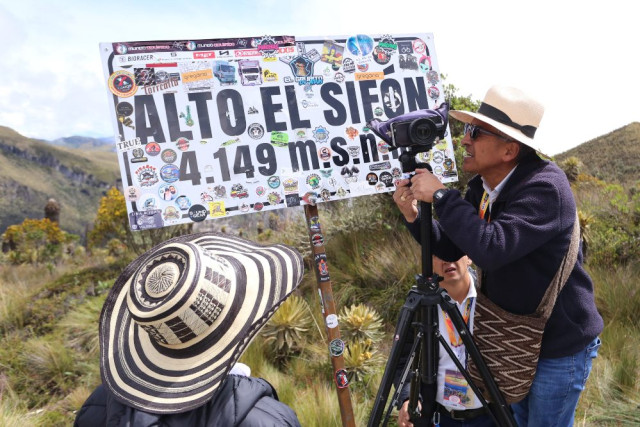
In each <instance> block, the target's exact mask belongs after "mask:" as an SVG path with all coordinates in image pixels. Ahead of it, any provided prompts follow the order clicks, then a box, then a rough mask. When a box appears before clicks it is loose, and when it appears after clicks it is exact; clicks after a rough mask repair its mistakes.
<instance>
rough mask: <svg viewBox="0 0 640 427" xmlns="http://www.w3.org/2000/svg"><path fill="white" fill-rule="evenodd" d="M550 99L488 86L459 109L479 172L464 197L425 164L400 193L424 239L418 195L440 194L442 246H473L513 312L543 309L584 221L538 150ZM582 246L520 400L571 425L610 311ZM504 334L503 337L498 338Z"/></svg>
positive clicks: (518, 406) (453, 255) (435, 232)
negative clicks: (474, 104)
mask: <svg viewBox="0 0 640 427" xmlns="http://www.w3.org/2000/svg"><path fill="white" fill-rule="evenodd" d="M543 112H544V109H543V107H542V105H540V104H539V103H538V102H537V101H535V100H534V99H532V98H531V97H529V96H527V95H526V94H524V93H523V92H522V91H520V90H518V89H515V88H510V87H502V86H494V87H492V88H490V89H489V91H488V92H487V94H486V96H485V99H484V100H483V102H482V104H481V106H480V108H479V109H478V111H477V112H468V111H451V112H450V115H451V117H453V118H454V119H456V120H459V121H462V122H464V123H465V134H464V138H463V139H462V144H463V145H464V147H465V149H466V154H465V156H464V161H463V164H462V168H463V170H464V171H466V172H472V173H476V174H477V175H476V176H474V177H473V178H472V179H471V180H470V181H469V183H468V188H467V191H466V193H465V195H464V197H462V196H461V194H460V192H459V191H457V190H455V189H448V188H446V187H445V186H444V185H443V184H442V183H441V182H440V180H439V179H438V178H437V177H435V176H434V175H433V174H431V173H430V172H429V171H427V170H426V169H417V170H416V174H415V175H414V176H413V177H412V178H411V180H410V181H409V180H401V181H399V182H398V183H397V189H396V192H395V194H394V196H393V197H394V201H395V202H396V204H397V205H398V207H399V209H400V211H401V212H402V214H403V215H404V217H405V219H406V221H407V226H408V227H409V229H410V230H411V232H412V234H413V235H414V237H415V238H416V239H418V241H419V240H420V221H419V220H418V219H419V212H418V208H417V201H424V202H428V203H433V207H434V210H435V212H436V214H437V217H438V218H439V220H438V221H435V220H434V221H433V228H432V236H431V240H432V247H433V252H434V254H435V255H437V256H438V257H440V258H442V259H444V260H456V259H458V258H460V256H462V255H465V254H466V255H469V257H470V258H471V259H473V260H474V262H475V263H476V265H477V266H478V267H479V268H480V269H481V270H482V271H483V274H482V277H481V279H482V280H481V282H482V285H481V290H482V292H483V293H484V295H486V296H487V297H488V298H489V299H490V300H491V301H492V302H494V303H495V304H497V305H498V306H499V307H501V308H502V309H504V310H507V311H508V312H511V313H515V314H520V315H525V314H530V313H533V312H534V311H536V308H537V307H538V304H539V303H540V301H541V300H542V297H543V294H545V291H546V289H547V287H549V284H550V283H551V282H552V280H553V279H554V275H555V274H556V272H557V271H558V269H559V266H560V265H561V262H563V259H564V257H565V255H566V254H567V252H568V248H569V246H570V242H571V240H572V232H573V227H574V223H575V221H576V211H577V208H576V203H575V200H574V198H573V193H572V192H571V187H570V185H569V182H568V180H567V178H566V176H565V174H564V173H563V172H562V170H561V169H560V168H558V167H557V166H556V165H555V164H554V163H552V162H549V161H546V160H543V159H541V158H540V157H539V156H538V155H537V152H536V148H537V147H536V145H535V143H534V135H535V132H536V129H537V128H538V125H539V124H540V121H541V119H542V115H543ZM582 263H583V260H582V253H581V250H580V251H579V252H578V256H577V262H576V263H575V265H573V267H572V268H571V270H570V274H568V280H567V281H566V283H565V285H564V287H563V288H562V291H561V292H560V293H559V294H558V296H557V299H556V302H555V305H554V306H553V310H552V312H551V316H550V318H549V320H548V322H547V323H546V327H545V328H544V334H543V337H542V345H541V350H540V360H539V362H538V365H537V371H536V375H535V379H534V381H533V384H532V386H531V389H530V392H529V394H528V395H527V396H526V397H525V398H524V399H523V400H522V401H520V402H518V403H515V404H513V405H512V409H513V413H514V417H515V419H516V421H517V422H518V424H519V425H520V426H527V425H529V426H569V425H572V424H573V418H574V413H575V408H576V405H577V402H578V399H579V397H580V394H581V392H582V390H583V389H584V385H585V382H586V378H587V377H588V376H589V373H590V371H591V361H592V359H593V358H594V357H595V356H596V354H597V350H598V347H599V346H600V340H599V339H598V334H600V332H601V331H602V328H603V321H602V317H601V316H600V314H599V313H598V311H597V309H596V305H595V300H594V294H593V283H592V281H591V278H590V277H589V275H588V274H587V272H586V271H585V270H584V268H583V265H582ZM496 344H499V343H496Z"/></svg>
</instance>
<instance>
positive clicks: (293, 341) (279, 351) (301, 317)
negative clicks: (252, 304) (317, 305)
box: [260, 295, 312, 362]
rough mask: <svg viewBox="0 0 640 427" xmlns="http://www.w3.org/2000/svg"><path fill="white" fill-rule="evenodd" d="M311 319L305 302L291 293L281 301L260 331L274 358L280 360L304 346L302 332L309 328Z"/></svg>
mask: <svg viewBox="0 0 640 427" xmlns="http://www.w3.org/2000/svg"><path fill="white" fill-rule="evenodd" d="M311 321H312V320H311V313H310V311H309V306H308V305H307V302H306V301H305V300H304V299H302V298H301V297H299V296H297V295H292V296H291V297H289V299H288V300H286V301H285V302H284V303H282V305H281V306H280V308H278V310H277V311H276V312H275V314H274V315H273V317H271V319H269V321H268V322H267V324H266V325H265V326H264V328H263V329H262V331H261V332H260V333H261V335H262V337H263V338H264V341H265V344H266V345H268V346H269V347H270V348H271V351H272V353H273V354H274V356H275V357H276V359H277V360H278V361H280V362H282V361H284V360H285V359H286V358H288V357H289V356H291V355H292V354H294V353H298V352H299V351H300V350H301V349H302V348H303V347H304V344H305V336H304V334H305V333H306V332H308V331H309V329H310V328H311Z"/></svg>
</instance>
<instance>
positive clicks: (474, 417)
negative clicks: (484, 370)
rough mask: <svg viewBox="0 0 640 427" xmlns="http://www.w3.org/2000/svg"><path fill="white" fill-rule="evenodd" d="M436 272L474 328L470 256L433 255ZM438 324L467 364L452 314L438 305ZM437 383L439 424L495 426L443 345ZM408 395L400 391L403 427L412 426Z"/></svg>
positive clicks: (466, 321)
mask: <svg viewBox="0 0 640 427" xmlns="http://www.w3.org/2000/svg"><path fill="white" fill-rule="evenodd" d="M433 272H434V273H436V274H437V275H438V276H440V277H442V279H443V280H442V281H441V282H440V283H439V285H440V287H442V288H444V289H445V290H446V291H447V293H448V294H449V295H450V296H451V298H452V299H453V300H454V301H455V302H456V305H457V306H458V310H459V311H460V313H461V314H462V318H463V320H464V321H465V323H466V324H467V326H468V327H469V329H470V330H472V329H473V313H474V308H475V304H474V303H475V297H476V288H475V286H474V282H475V280H474V274H472V273H473V270H471V260H470V259H469V257H467V256H462V257H461V258H460V259H458V260H457V261H453V262H448V261H443V260H442V259H440V258H438V257H437V256H433ZM438 325H439V330H440V335H442V336H443V337H444V338H445V340H447V343H448V344H449V347H450V348H451V350H453V353H454V354H455V355H456V357H457V358H458V360H459V361H460V363H461V364H462V365H463V366H464V365H465V363H466V349H465V346H464V343H463V342H462V339H461V338H460V335H459V334H458V331H457V330H456V328H455V326H454V325H453V323H452V321H451V319H450V318H449V315H448V314H447V313H446V312H445V311H444V310H443V309H442V308H441V307H438ZM437 382H438V385H437V391H436V405H435V408H436V412H438V413H439V414H440V415H439V416H436V420H437V419H438V418H439V426H440V427H459V426H463V425H465V426H493V425H494V424H493V422H492V420H491V418H490V417H489V415H488V414H487V413H486V412H485V409H484V408H483V407H482V404H481V402H480V401H479V400H478V399H477V398H476V396H475V394H474V393H473V391H472V390H471V388H470V387H469V385H468V384H467V382H466V380H465V379H464V377H463V375H462V374H461V373H460V371H459V370H458V368H457V367H456V365H455V363H454V361H453V360H452V359H451V357H450V356H449V354H448V353H447V352H446V351H445V349H444V348H443V347H442V344H440V349H439V351H438V381H437ZM405 388H407V387H405ZM407 395H408V389H406V390H404V391H403V393H402V394H401V401H403V403H402V406H401V408H400V411H399V413H398V425H399V426H400V427H403V426H411V425H412V424H411V422H410V421H409V414H408V405H409V401H408V400H405V399H406V398H407Z"/></svg>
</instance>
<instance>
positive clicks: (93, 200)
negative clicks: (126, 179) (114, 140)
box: [0, 126, 120, 235]
mask: <svg viewBox="0 0 640 427" xmlns="http://www.w3.org/2000/svg"><path fill="white" fill-rule="evenodd" d="M0 171H2V180H0V206H2V209H0V232H4V230H5V229H6V228H7V227H8V226H10V225H13V224H19V223H21V222H22V221H23V220H24V219H25V218H42V217H43V209H44V206H45V204H46V203H47V201H48V200H49V199H50V198H54V199H56V200H57V201H58V203H60V205H61V207H62V211H61V215H60V226H61V228H62V229H64V230H66V231H68V232H70V233H73V234H77V235H83V234H84V233H85V230H86V227H88V226H90V225H91V224H92V223H93V220H94V219H95V212H96V209H97V206H98V202H99V201H100V198H101V197H102V196H103V195H104V193H105V192H106V190H108V189H109V188H110V187H112V186H114V185H115V184H116V182H117V180H118V178H119V176H120V175H119V171H118V163H117V160H116V154H115V153H114V152H108V151H104V150H86V149H83V150H76V149H72V148H67V147H62V146H54V145H51V144H48V143H46V142H43V141H39V140H35V139H30V138H26V137H24V136H22V135H20V134H18V133H17V132H15V131H13V130H11V129H9V128H7V127H2V126H0Z"/></svg>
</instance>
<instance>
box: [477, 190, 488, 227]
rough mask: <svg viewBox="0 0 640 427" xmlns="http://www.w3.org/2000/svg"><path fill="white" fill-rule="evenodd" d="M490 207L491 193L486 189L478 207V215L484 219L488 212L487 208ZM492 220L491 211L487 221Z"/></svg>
mask: <svg viewBox="0 0 640 427" xmlns="http://www.w3.org/2000/svg"><path fill="white" fill-rule="evenodd" d="M488 207H489V193H487V192H486V191H485V192H484V194H483V195H482V200H480V208H479V209H478V215H479V216H480V218H482V219H484V216H485V214H486V213H487V208H488ZM490 220H491V212H489V216H488V218H487V222H489V221H490Z"/></svg>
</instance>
